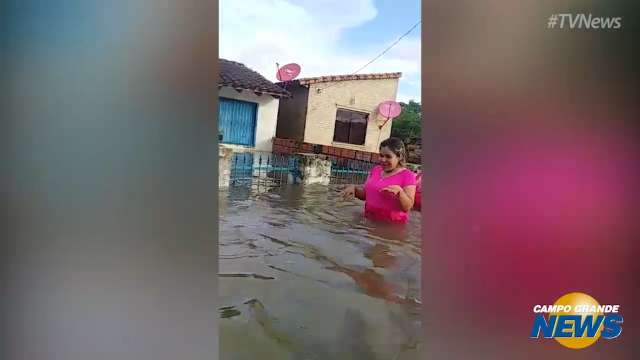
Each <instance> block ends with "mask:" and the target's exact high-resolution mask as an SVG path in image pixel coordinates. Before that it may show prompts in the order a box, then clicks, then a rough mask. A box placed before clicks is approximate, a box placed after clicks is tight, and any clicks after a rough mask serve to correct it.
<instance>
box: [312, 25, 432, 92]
mask: <svg viewBox="0 0 640 360" xmlns="http://www.w3.org/2000/svg"><path fill="white" fill-rule="evenodd" d="M421 22H422V20H419V21H418V22H417V23H415V24H413V26H412V27H411V28H410V29H409V30H407V32H405V33H404V34H402V35H401V36H400V37H399V38H398V39H397V40H396V41H394V42H393V43H392V44H391V45H389V46H388V47H387V48H386V49H384V50H383V51H382V52H381V53H380V54H378V55H377V56H376V57H374V58H373V59H372V60H371V61H369V62H368V63H366V64H365V65H364V66H362V67H361V68H359V69H358V70H356V71H354V72H353V73H351V74H349V75H355V74H357V73H358V72H360V71H361V70H363V69H364V68H366V67H367V66H369V65H371V64H372V63H373V62H374V61H376V60H378V59H379V58H381V57H382V55H384V54H386V53H387V52H388V51H389V50H391V49H392V48H393V47H394V46H396V44H398V43H399V42H400V40H402V39H403V38H404V37H405V36H407V35H409V34H410V33H411V32H412V31H413V29H415V28H416V27H417V26H418V25H420V23H421ZM336 84H337V82H336V83H333V85H329V86H327V87H325V88H322V89H320V90H325V89H328V88H330V87H332V86H334V85H336Z"/></svg>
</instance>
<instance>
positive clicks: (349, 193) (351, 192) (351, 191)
mask: <svg viewBox="0 0 640 360" xmlns="http://www.w3.org/2000/svg"><path fill="white" fill-rule="evenodd" d="M355 196H356V187H355V185H349V186H347V187H346V188H344V190H342V198H343V199H345V200H351V199H353V198H354V197H355Z"/></svg>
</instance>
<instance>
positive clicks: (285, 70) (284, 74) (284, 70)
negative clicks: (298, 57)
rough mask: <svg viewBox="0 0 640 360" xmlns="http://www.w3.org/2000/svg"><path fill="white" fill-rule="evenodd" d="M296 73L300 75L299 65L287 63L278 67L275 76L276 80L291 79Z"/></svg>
mask: <svg viewBox="0 0 640 360" xmlns="http://www.w3.org/2000/svg"><path fill="white" fill-rule="evenodd" d="M298 75H300V65H298V64H287V65H283V66H282V67H281V68H279V69H278V73H276V78H277V79H278V81H291V80H293V79H295V78H296V76H298Z"/></svg>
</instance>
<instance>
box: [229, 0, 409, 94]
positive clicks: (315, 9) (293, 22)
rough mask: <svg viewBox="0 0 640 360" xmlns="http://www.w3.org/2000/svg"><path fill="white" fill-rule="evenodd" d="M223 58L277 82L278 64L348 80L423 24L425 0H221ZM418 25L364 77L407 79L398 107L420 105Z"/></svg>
mask: <svg viewBox="0 0 640 360" xmlns="http://www.w3.org/2000/svg"><path fill="white" fill-rule="evenodd" d="M219 4H220V12H219V14H220V19H219V26H220V39H219V40H220V48H219V56H220V57H221V58H224V59H227V60H233V61H238V62H241V63H243V64H245V65H247V66H248V67H250V68H252V69H253V70H256V71H257V72H259V73H261V74H262V75H263V76H265V77H266V78H267V79H269V80H271V81H276V78H275V74H276V71H277V68H276V63H279V64H280V65H284V64H287V63H298V64H300V66H301V68H302V71H301V73H300V76H299V77H311V76H323V75H342V74H350V73H353V72H354V71H356V70H357V69H359V68H360V67H362V66H364V65H365V64H366V63H367V62H369V61H370V60H372V59H373V58H374V57H376V56H377V55H378V54H380V53H381V52H382V51H383V50H384V49H385V48H386V47H387V46H389V45H391V44H392V43H393V42H394V41H396V40H397V39H398V37H400V36H401V35H402V34H404V33H405V32H406V31H407V30H409V28H411V26H413V25H414V24H415V23H417V22H418V21H420V0H395V1H394V0H220V1H219ZM420 29H421V26H420V25H419V26H418V27H416V28H415V29H414V30H413V31H412V32H411V33H410V34H409V35H407V36H406V37H404V38H403V39H402V40H401V41H400V42H399V43H398V44H396V45H395V46H394V47H393V48H392V49H391V50H390V51H388V52H387V53H386V54H385V55H383V56H382V57H381V58H379V59H378V60H376V61H375V62H374V63H372V64H371V65H369V66H367V67H366V68H365V69H363V70H361V71H360V72H359V74H367V73H378V72H402V78H401V79H400V87H399V89H398V96H397V100H398V101H403V102H408V101H409V100H414V101H418V102H419V101H420V94H421V93H420V81H421V79H420V76H421V74H420V70H421V69H420V47H421V43H420Z"/></svg>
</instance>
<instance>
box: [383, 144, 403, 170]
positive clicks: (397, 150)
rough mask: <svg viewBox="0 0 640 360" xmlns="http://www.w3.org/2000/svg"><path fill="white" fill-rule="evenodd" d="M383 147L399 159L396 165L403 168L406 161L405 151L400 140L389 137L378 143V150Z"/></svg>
mask: <svg viewBox="0 0 640 360" xmlns="http://www.w3.org/2000/svg"><path fill="white" fill-rule="evenodd" d="M383 147H386V148H387V149H389V150H391V152H393V153H394V154H396V156H397V157H398V158H400V160H399V161H398V163H399V164H400V165H402V166H405V164H406V161H407V150H406V149H405V147H404V143H403V142H402V140H400V139H398V138H395V137H390V138H388V139H387V140H385V141H383V142H381V143H380V150H382V148H383Z"/></svg>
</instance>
